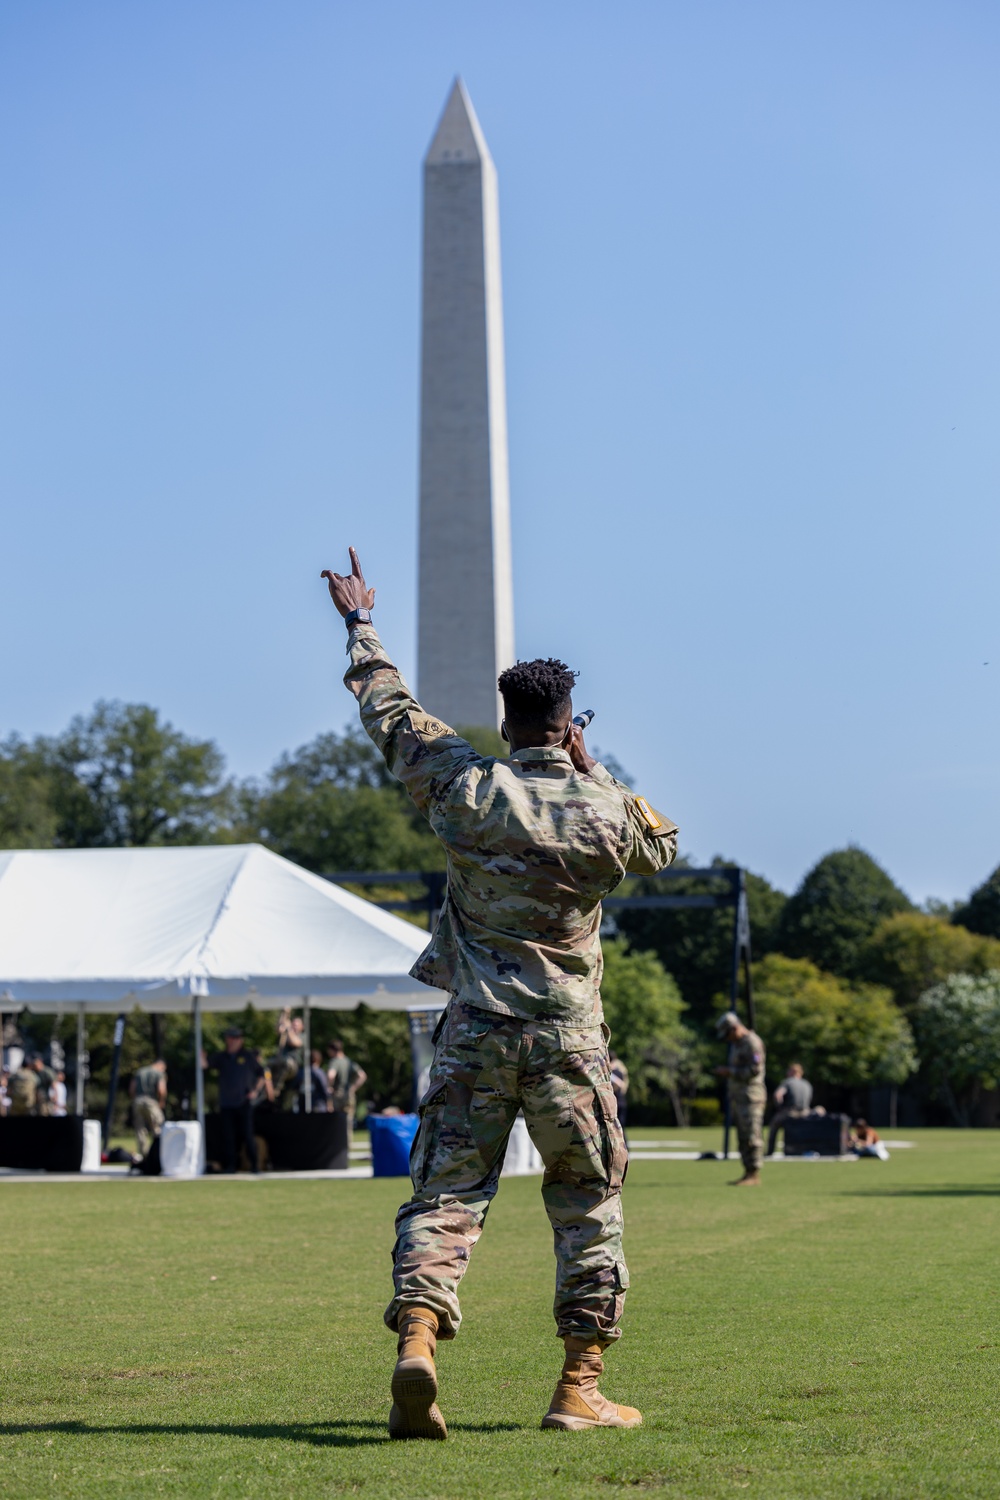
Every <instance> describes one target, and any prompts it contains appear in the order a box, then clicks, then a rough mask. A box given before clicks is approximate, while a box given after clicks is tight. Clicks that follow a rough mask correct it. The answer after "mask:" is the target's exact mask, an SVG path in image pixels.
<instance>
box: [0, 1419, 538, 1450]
mask: <svg viewBox="0 0 1000 1500" xmlns="http://www.w3.org/2000/svg"><path fill="white" fill-rule="evenodd" d="M448 1430H449V1431H450V1432H520V1430H521V1426H520V1424H519V1423H517V1422H449V1424H448ZM43 1432H49V1433H61V1434H62V1435H63V1436H64V1437H103V1436H108V1435H110V1434H117V1435H119V1436H122V1437H241V1438H267V1439H274V1438H278V1439H279V1440H281V1441H283V1442H290V1443H311V1444H312V1445H313V1447H316V1448H360V1447H371V1446H372V1445H376V1444H381V1443H388V1442H390V1441H391V1439H390V1437H389V1433H388V1430H387V1429H386V1425H385V1423H384V1422H163V1423H160V1422H110V1423H99V1422H3V1423H0V1437H23V1436H28V1435H30V1434H31V1433H43Z"/></svg>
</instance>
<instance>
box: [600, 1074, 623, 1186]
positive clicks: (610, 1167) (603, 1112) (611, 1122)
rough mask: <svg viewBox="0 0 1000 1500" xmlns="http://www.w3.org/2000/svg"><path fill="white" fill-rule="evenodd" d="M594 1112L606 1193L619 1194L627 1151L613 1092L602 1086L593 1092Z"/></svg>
mask: <svg viewBox="0 0 1000 1500" xmlns="http://www.w3.org/2000/svg"><path fill="white" fill-rule="evenodd" d="M594 1110H595V1113H596V1115H597V1123H598V1128H599V1130H600V1132H601V1157H602V1159H603V1161H604V1172H605V1176H606V1178H607V1183H608V1191H609V1192H612V1193H616V1192H620V1191H621V1186H622V1183H623V1182H624V1181H625V1174H626V1172H627V1171H628V1150H627V1149H626V1146H625V1136H624V1134H623V1133H622V1128H621V1125H620V1124H619V1123H618V1106H617V1104H616V1103H615V1096H614V1091H613V1090H612V1089H611V1088H610V1087H609V1086H607V1085H604V1084H602V1085H601V1086H599V1087H598V1088H596V1089H595V1090H594Z"/></svg>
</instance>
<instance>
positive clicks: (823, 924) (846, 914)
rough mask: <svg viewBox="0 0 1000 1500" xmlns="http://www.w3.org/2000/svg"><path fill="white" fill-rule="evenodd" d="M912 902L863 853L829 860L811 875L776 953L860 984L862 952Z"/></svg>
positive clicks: (791, 903)
mask: <svg viewBox="0 0 1000 1500" xmlns="http://www.w3.org/2000/svg"><path fill="white" fill-rule="evenodd" d="M912 910H913V904H912V902H911V901H910V900H909V899H908V898H907V897H906V896H905V895H904V894H903V892H902V891H901V890H900V889H899V887H898V886H896V885H894V884H893V882H892V880H891V879H890V877H889V876H888V875H887V874H886V872H885V871H884V870H883V869H882V867H881V866H880V865H877V864H876V863H875V861H874V860H873V859H872V857H871V855H870V854H866V853H865V851H864V850H863V849H857V848H853V847H852V848H850V849H839V850H837V851H836V852H835V853H833V854H827V855H826V856H825V857H824V858H823V859H821V860H820V861H819V863H818V864H817V865H814V866H813V868H812V869H811V870H810V871H809V873H808V875H806V877H805V879H804V880H803V881H802V884H801V885H800V886H799V888H798V890H797V891H796V892H795V893H794V895H792V896H790V897H789V899H788V901H787V903H786V904H785V908H784V910H783V911H782V914H781V921H780V922H779V924H778V931H777V934H776V945H775V946H776V947H777V949H778V951H779V952H781V953H787V954H788V956H789V957H790V958H808V959H809V960H810V961H811V962H812V963H814V964H816V965H817V966H818V967H819V968H821V969H824V970H826V972H827V973H830V974H840V975H842V976H843V977H844V978H846V979H853V978H860V977H861V972H862V968H863V962H862V950H863V948H864V944H865V943H866V942H867V941H868V939H869V938H870V937H871V936H872V934H873V933H874V931H875V929H876V928H877V927H878V925H879V923H880V922H881V921H882V920H883V918H884V917H888V916H891V915H892V914H893V913H894V912H898V911H912Z"/></svg>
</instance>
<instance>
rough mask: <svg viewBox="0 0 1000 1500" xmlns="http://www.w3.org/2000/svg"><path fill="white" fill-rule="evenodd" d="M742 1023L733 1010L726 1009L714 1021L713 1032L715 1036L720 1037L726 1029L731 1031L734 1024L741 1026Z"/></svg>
mask: <svg viewBox="0 0 1000 1500" xmlns="http://www.w3.org/2000/svg"><path fill="white" fill-rule="evenodd" d="M742 1024H743V1023H742V1022H741V1020H740V1018H739V1016H738V1015H737V1014H736V1012H735V1011H734V1010H727V1011H726V1012H725V1013H724V1014H723V1015H721V1016H720V1017H719V1019H718V1020H717V1021H716V1023H715V1034H716V1036H720V1037H721V1036H725V1034H726V1032H727V1031H732V1029H733V1027H734V1026H741V1025H742Z"/></svg>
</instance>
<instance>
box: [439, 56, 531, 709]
mask: <svg viewBox="0 0 1000 1500" xmlns="http://www.w3.org/2000/svg"><path fill="white" fill-rule="evenodd" d="M422 327H423V333H422V342H421V372H420V561H419V586H418V593H419V599H418V626H417V676H418V691H419V694H420V698H421V701H422V702H423V704H424V705H425V707H426V708H427V709H428V711H429V712H431V713H434V714H436V715H437V716H438V717H439V718H441V719H443V720H444V721H445V723H447V724H450V725H475V724H490V725H496V724H497V723H498V721H499V702H500V700H499V696H498V694H497V691H496V680H497V674H498V673H499V672H501V671H503V669H504V668H505V667H508V666H510V665H511V663H512V662H513V660H514V602H513V590H512V585H511V561H510V493H509V487H508V478H507V395H506V388H505V381H504V355H503V307H502V301H501V291H500V218H499V205H498V200H497V176H496V169H495V167H494V165H493V160H492V158H491V156H490V153H489V149H488V147H487V145H486V141H485V139H484V137H483V132H482V130H481V128H480V125H479V121H478V120H477V119H476V113H475V110H474V109H473V108H472V103H471V101H470V99H469V96H468V94H467V93H466V91H465V85H464V84H463V83H462V81H461V79H456V81H455V84H454V86H453V88H452V91H451V94H450V95H449V97H448V102H447V104H446V105H445V109H444V114H443V115H442V116H441V120H440V122H439V124H438V127H437V131H436V132H435V135H434V139H433V140H432V141H431V144H430V148H429V150H428V152H427V156H426V158H425V160H424V245H423V325H422Z"/></svg>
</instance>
